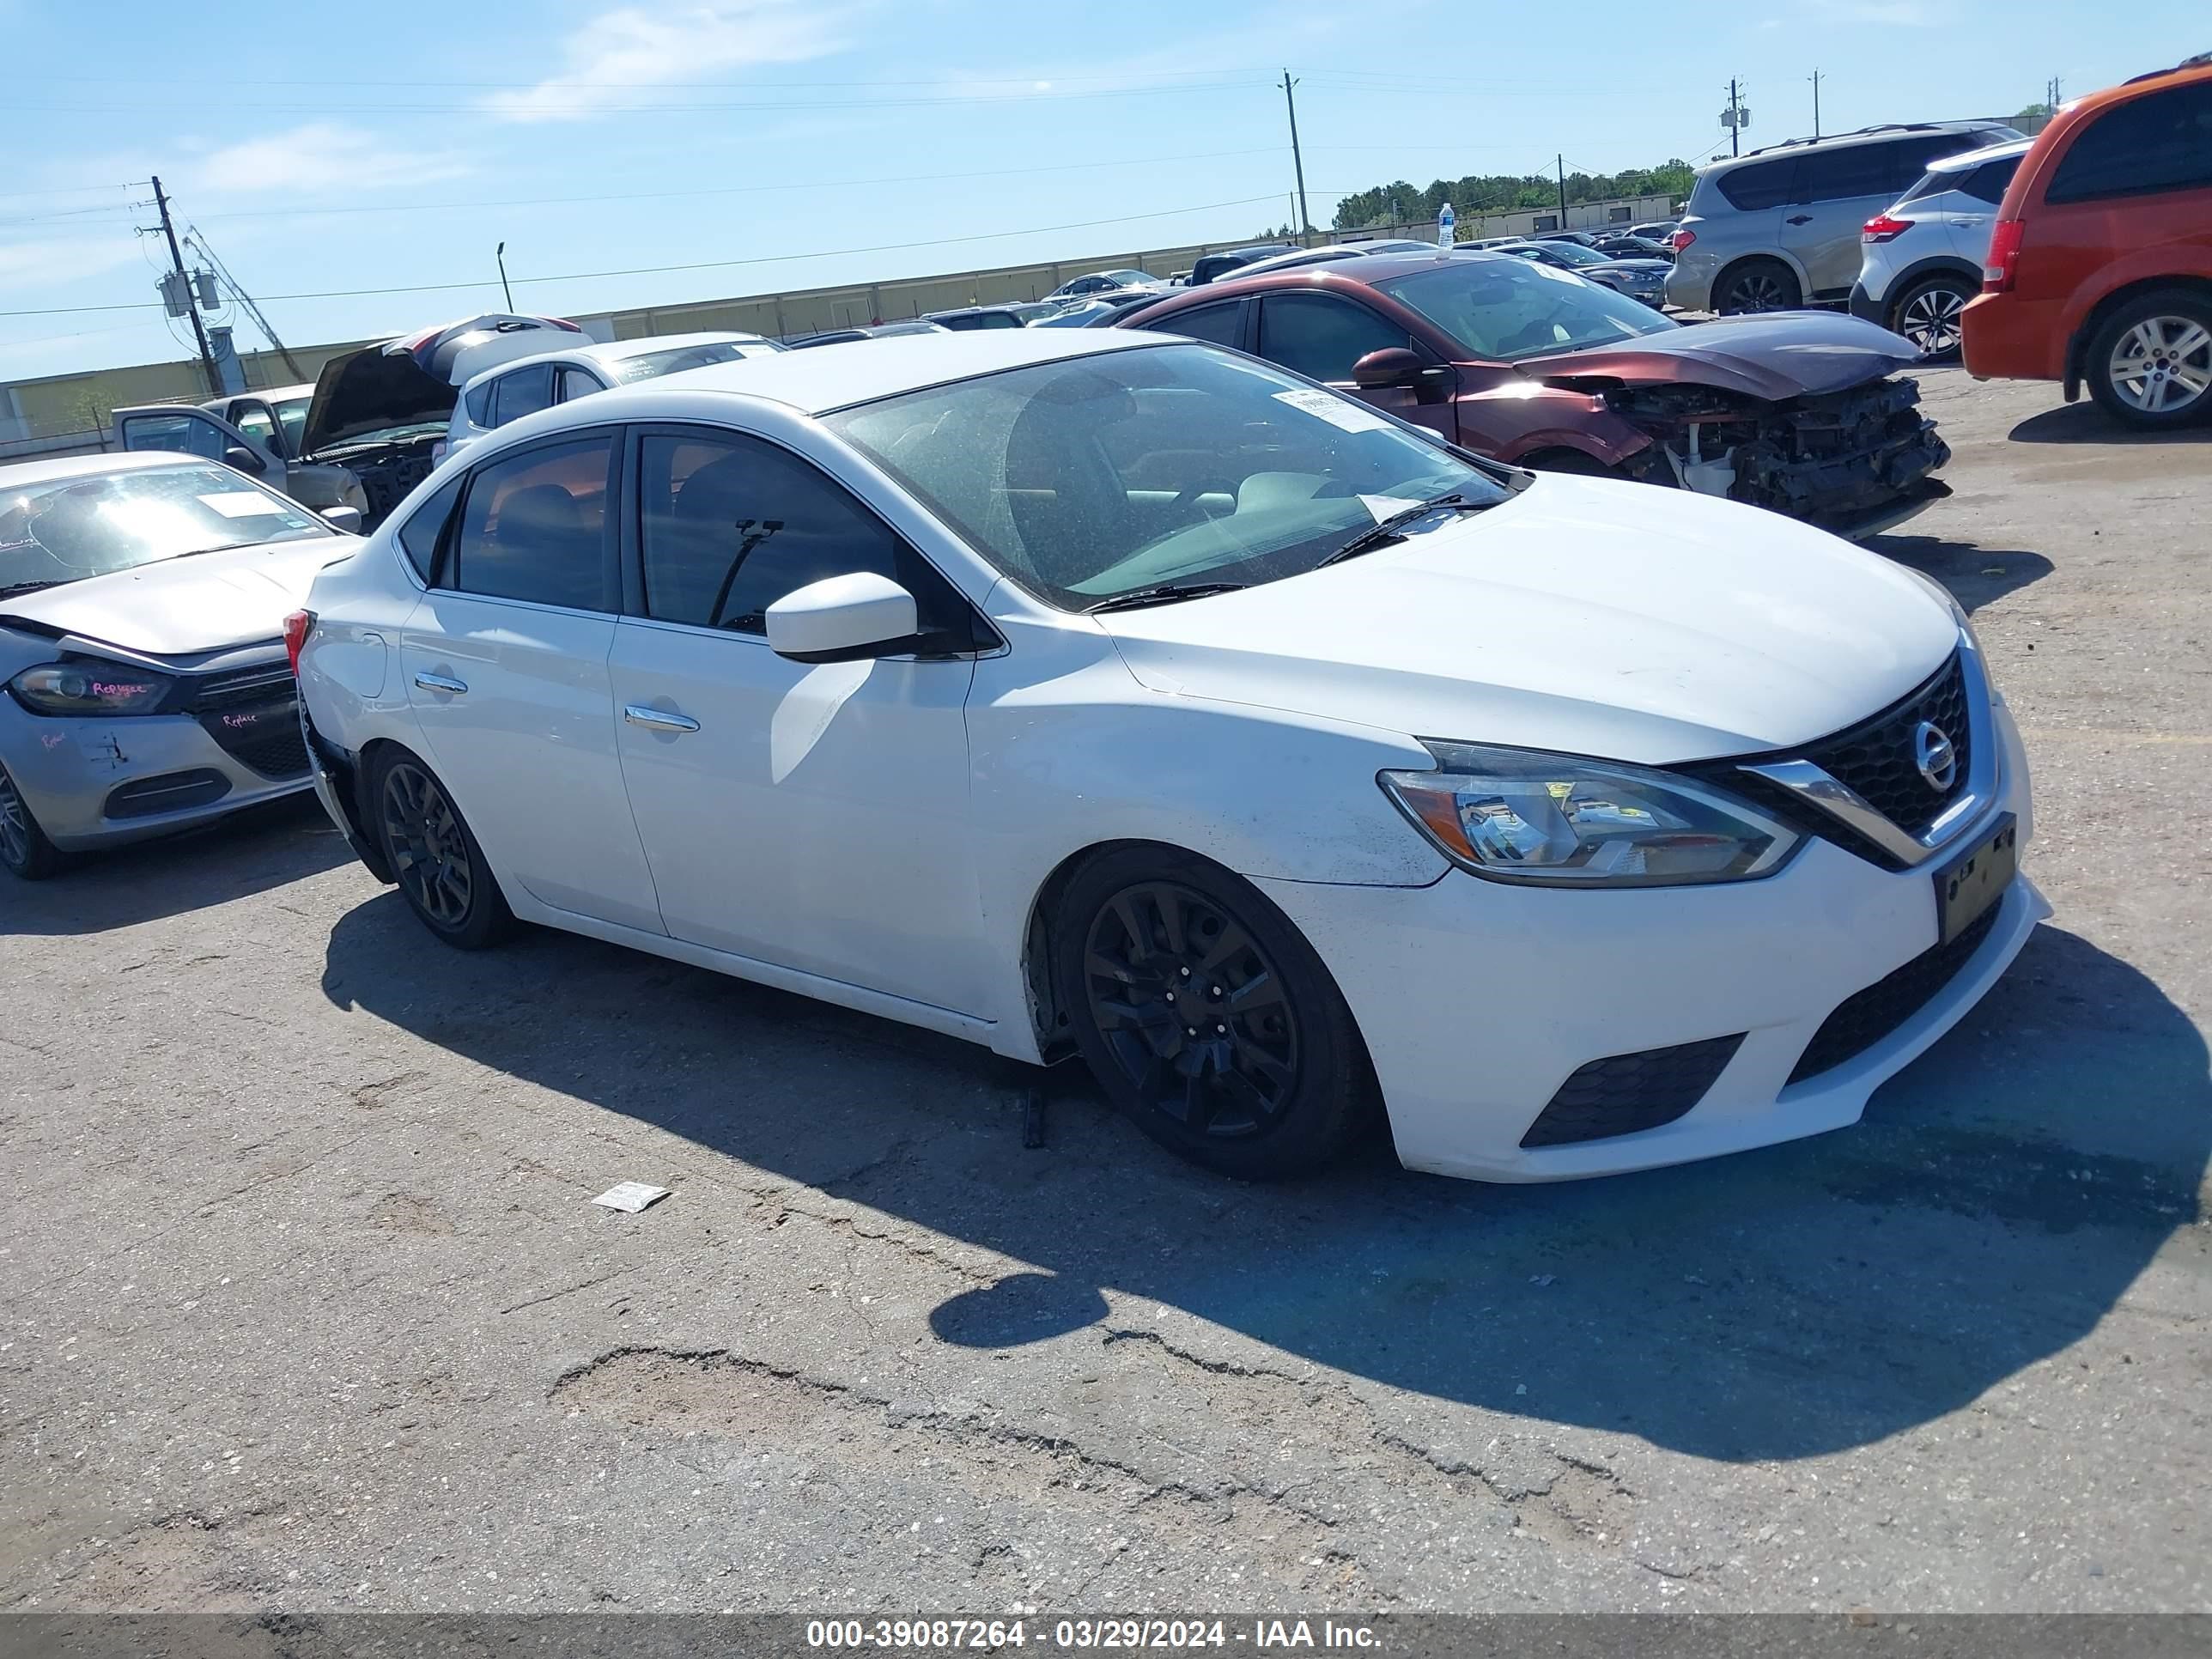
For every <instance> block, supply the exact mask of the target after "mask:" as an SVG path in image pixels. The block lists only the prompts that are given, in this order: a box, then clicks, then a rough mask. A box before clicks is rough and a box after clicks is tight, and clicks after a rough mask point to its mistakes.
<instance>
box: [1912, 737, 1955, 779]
mask: <svg viewBox="0 0 2212 1659" xmlns="http://www.w3.org/2000/svg"><path fill="white" fill-rule="evenodd" d="M1912 763H1913V764H1914V765H1915V766H1917V767H1918V768H1919V769H1920V775H1921V777H1922V778H1923V780H1924V781H1926V783H1927V785H1928V787H1929V788H1930V789H1933V790H1934V791H1935V792H1936V793H1937V794H1939V795H1940V794H1942V793H1943V792H1944V791H1945V790H1947V789H1948V788H1949V787H1951V781H1952V780H1953V779H1954V778H1955V777H1957V776H1958V775H1959V751H1958V750H1955V749H1954V748H1953V747H1952V746H1951V739H1950V737H1949V735H1948V733H1947V732H1945V731H1944V730H1943V728H1942V726H1938V725H1936V722H1935V721H1934V720H1923V721H1921V722H1920V724H1919V726H1917V727H1916V728H1914V731H1913V733H1912Z"/></svg>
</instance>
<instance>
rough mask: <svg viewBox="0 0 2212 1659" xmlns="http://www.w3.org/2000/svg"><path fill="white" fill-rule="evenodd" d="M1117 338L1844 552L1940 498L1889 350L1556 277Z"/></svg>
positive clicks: (1840, 334) (1268, 291)
mask: <svg viewBox="0 0 2212 1659" xmlns="http://www.w3.org/2000/svg"><path fill="white" fill-rule="evenodd" d="M1114 326H1115V327H1118V328H1142V329H1152V330H1155V331H1159V332H1162V333H1168V334H1181V335H1186V336H1188V337H1192V338H1195V339H1201V340H1208V341H1212V342H1213V343H1216V344H1218V345H1226V346H1235V347H1237V348H1238V349H1242V350H1245V351H1249V352H1251V353H1253V354H1254V355H1255V356H1261V357H1265V358H1267V359H1268V360H1269V361H1270V362H1275V363H1279V364H1281V365H1282V366H1283V367H1284V368H1290V369H1293V370H1295V371H1296V372H1297V373H1298V374H1304V375H1307V376H1309V377H1310V378H1311V379H1313V380H1320V381H1322V382H1324V383H1326V384H1328V385H1330V386H1335V387H1337V388H1339V389H1340V390H1341V391H1344V392H1347V393H1349V394H1351V395H1352V396H1355V397H1358V398H1364V399H1365V400H1366V401H1367V402H1369V403H1371V404H1375V405H1376V407H1377V408H1380V409H1386V410H1389V411H1390V412H1391V413H1392V414H1394V415H1396V416H1400V417H1401V419H1405V420H1408V421H1413V422H1418V423H1419V424H1420V425H1422V426H1425V427H1429V428H1432V429H1434V430H1435V431H1437V433H1439V434H1441V435H1443V436H1444V437H1445V438H1448V439H1449V440H1450V441H1453V442H1455V443H1457V444H1459V445H1461V446H1462V447H1465V448H1468V449H1471V450H1474V452H1475V453H1478V454H1482V455H1489V456H1494V457H1495V458H1497V459H1499V460H1505V461H1512V462H1515V463H1516V464H1519V465H1528V466H1534V467H1540V468H1550V469H1553V470H1555V471H1571V472H1585V473H1598V474H1603V475H1608V476H1612V477H1624V478H1632V479H1638V480H1641V481H1643V482H1645V483H1657V484H1673V485H1674V486H1676V487H1678V488H1680V489H1696V490H1699V491H1702V492H1704V493H1705V494H1707V495H1725V496H1728V497H1729V499H1731V500H1734V501H1747V502H1749V503H1751V504H1752V505H1753V506H1754V507H1770V508H1771V509H1773V510H1774V511H1776V512H1778V513H1788V514H1790V516H1791V517H1792V518H1796V519H1802V520H1806V521H1807V522H1808V523H1811V524H1815V525H1818V526H1820V527H1821V528H1823V529H1826V530H1830V531H1833V532H1835V533H1837V534H1838V535H1841V536H1847V537H1850V538H1852V539H1854V540H1857V539H1861V538H1865V537H1868V536H1872V535H1875V534H1878V533H1879V532H1881V531H1884V530H1887V529H1888V528H1890V527H1891V526H1893V525H1896V524H1899V523H1901V522H1903V521H1904V520H1906V519H1909V518H1911V516H1912V515H1913V514H1914V513H1917V512H1919V511H1920V509H1921V508H1923V507H1926V506H1927V505H1928V504H1929V502H1930V501H1939V500H1941V499H1942V497H1944V496H1946V495H1949V494H1950V493H1951V490H1950V486H1949V485H1948V484H1946V483H1942V481H1941V480H1939V479H1938V478H1936V477H1935V476H1934V474H1935V472H1936V468H1938V467H1940V466H1942V465H1943V463H1944V462H1945V461H1947V460H1948V459H1950V453H1951V452H1950V450H1949V448H1948V447H1947V446H1946V445H1945V444H1944V442H1943V441H1942V438H1940V437H1938V436H1937V435H1936V424H1935V422H1932V421H1930V420H1929V419H1927V418H1926V417H1925V416H1923V415H1922V413H1921V411H1920V388H1919V386H1918V385H1917V383H1916V382H1915V381H1913V380H1910V379H1907V378H1905V377H1903V376H1901V375H1899V373H1898V371H1899V369H1902V368H1905V367H1907V366H1908V365H1910V364H1911V363H1912V362H1916V361H1917V358H1918V355H1919V354H1918V353H1917V351H1916V350H1915V349H1913V347H1912V345H1911V343H1909V342H1908V341H1906V340H1905V339H1903V338H1901V337H1899V336H1897V335H1894V334H1892V333H1890V332H1889V331H1887V330H1886V329H1881V328H1877V327H1875V325H1873V324H1871V323H1867V322H1862V321H1859V320H1858V319H1856V318H1850V317H1840V316H1832V315H1830V314H1828V313H1820V312H1769V313H1759V314H1753V315H1747V316H1741V317H1728V318H1723V319H1720V320H1718V321H1715V322H1710V323H1699V324H1694V325H1683V324H1680V323H1677V322H1674V320H1672V319H1669V318H1667V317H1664V316H1662V315H1661V314H1660V313H1657V312H1656V311H1654V310H1652V309H1651V308H1650V307H1648V306H1645V305H1643V304H1641V303H1639V302H1638V301H1634V300H1632V299H1629V298H1628V297H1626V295H1620V294H1616V293H1614V292H1613V290H1612V289H1607V288H1603V287H1601V286H1599V285H1598V284H1597V283H1589V282H1584V281H1583V279H1582V278H1581V277H1579V276H1575V275H1574V274H1573V273H1571V272H1570V271H1565V270H1553V268H1551V267H1550V266H1548V265H1543V264H1533V263H1531V262H1529V261H1528V260H1525V259H1516V258H1508V257H1506V256H1504V255H1500V254H1487V253H1475V252H1468V253H1450V254H1444V253H1390V254H1373V255H1370V256H1369V257H1368V258H1363V259H1346V260H1342V261H1339V262H1337V263H1335V264H1319V265H1310V266H1304V267H1298V268H1293V269H1291V270H1284V271H1279V272H1278V273H1276V274H1274V275H1272V276H1252V277H1246V278H1243V279H1242V280H1239V279H1236V278H1231V279H1229V280H1227V281H1225V282H1219V283H1213V284H1212V285H1210V286H1208V287H1206V288H1203V289H1192V290H1191V291H1189V292H1188V293H1179V294H1177V295H1175V296H1174V297H1172V298H1170V299H1166V300H1163V301H1158V303H1155V304H1152V305H1148V306H1141V307H1136V308H1134V309H1133V310H1131V311H1129V312H1127V313H1124V314H1123V315H1122V316H1121V317H1118V318H1116V319H1114Z"/></svg>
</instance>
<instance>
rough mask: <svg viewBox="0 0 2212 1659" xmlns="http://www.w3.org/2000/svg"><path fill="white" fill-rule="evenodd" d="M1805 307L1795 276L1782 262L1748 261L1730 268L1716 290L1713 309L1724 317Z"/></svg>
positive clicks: (1803, 297) (1802, 290) (1803, 296)
mask: <svg viewBox="0 0 2212 1659" xmlns="http://www.w3.org/2000/svg"><path fill="white" fill-rule="evenodd" d="M1804 303H1805V290H1804V289H1803V288H1802V287H1801V286H1800V285H1799V283H1798V281H1797V276H1796V273H1795V272H1794V271H1792V270H1790V267H1789V266H1787V265H1785V264H1783V263H1782V261H1780V260H1779V259H1746V260H1745V261H1744V262H1743V263H1742V264H1736V265H1731V266H1729V270H1728V273H1727V274H1726V275H1725V276H1723V277H1722V278H1721V280H1720V283H1719V284H1718V285H1717V287H1716V288H1715V289H1714V290H1713V309H1714V311H1716V312H1717V313H1719V314H1720V315H1722V316H1723V317H1740V316H1743V315H1745V314H1747V313H1753V312H1760V311H1795V310H1796V309H1797V307H1800V306H1802V305H1803V304H1804Z"/></svg>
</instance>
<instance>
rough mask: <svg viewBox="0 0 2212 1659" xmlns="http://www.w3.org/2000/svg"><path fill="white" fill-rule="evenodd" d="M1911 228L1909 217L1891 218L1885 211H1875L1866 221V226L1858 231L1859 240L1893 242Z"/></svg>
mask: <svg viewBox="0 0 2212 1659" xmlns="http://www.w3.org/2000/svg"><path fill="white" fill-rule="evenodd" d="M1911 228H1912V221H1911V220H1910V219H1893V218H1891V217H1890V216H1888V215H1887V213H1877V214H1875V216H1874V217H1873V218H1871V219H1869V220H1868V221H1867V222H1866V228H1865V229H1864V230H1862V231H1861V232H1860V233H1859V240H1861V241H1862V242H1893V241H1895V240H1897V239H1898V238H1899V237H1900V236H1902V235H1904V234H1905V232H1906V231H1908V230H1910V229H1911Z"/></svg>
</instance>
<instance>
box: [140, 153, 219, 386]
mask: <svg viewBox="0 0 2212 1659" xmlns="http://www.w3.org/2000/svg"><path fill="white" fill-rule="evenodd" d="M154 205H155V207H157V208H159V209H160V210H161V234H162V235H164V236H166V237H167V238H168V239H169V264H170V265H171V266H172V267H173V269H174V270H175V271H176V273H177V285H178V287H179V289H181V290H182V291H183V293H184V296H185V310H186V311H188V312H190V313H191V319H192V338H194V339H195V340H197V341H198V342H199V344H200V373H201V374H204V375H206V376H207V389H208V395H209V396H210V398H220V397H221V396H222V378H221V377H220V376H219V375H217V374H216V372H215V353H214V352H213V351H211V350H210V349H208V337H207V326H206V325H205V324H204V323H202V322H201V321H200V308H199V306H198V305H197V303H196V302H195V301H194V298H193V295H192V279H191V276H189V275H187V274H186V273H185V254H184V250H183V249H182V248H179V246H177V228H176V226H175V225H173V224H172V223H171V222H170V221H169V198H168V197H167V196H166V195H165V194H163V193H162V190H161V179H159V178H156V179H155V180H154Z"/></svg>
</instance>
